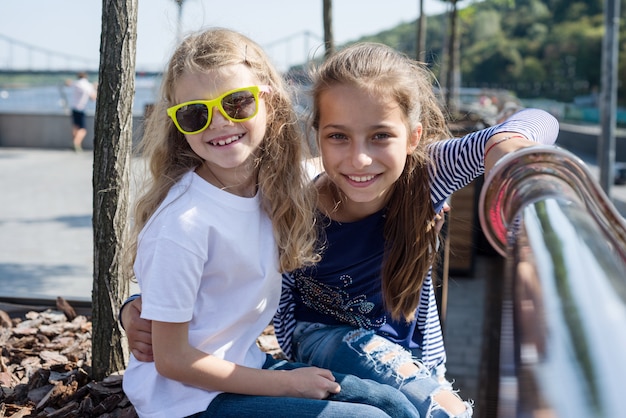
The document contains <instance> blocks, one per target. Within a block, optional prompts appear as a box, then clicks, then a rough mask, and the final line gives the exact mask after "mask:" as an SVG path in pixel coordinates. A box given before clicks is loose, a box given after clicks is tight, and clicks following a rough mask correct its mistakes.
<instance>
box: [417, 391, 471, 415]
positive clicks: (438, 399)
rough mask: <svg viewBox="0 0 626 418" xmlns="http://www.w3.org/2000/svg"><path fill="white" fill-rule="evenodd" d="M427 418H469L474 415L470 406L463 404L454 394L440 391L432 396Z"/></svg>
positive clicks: (467, 403) (466, 403)
mask: <svg viewBox="0 0 626 418" xmlns="http://www.w3.org/2000/svg"><path fill="white" fill-rule="evenodd" d="M432 400H433V402H432V405H431V408H430V411H429V414H428V417H459V418H467V417H471V416H472V415H473V413H474V410H473V407H472V404H471V403H470V402H464V401H463V400H462V399H461V398H460V397H459V396H458V395H457V394H456V393H455V392H453V391H450V390H448V389H441V390H439V391H437V392H436V393H434V394H433V396H432Z"/></svg>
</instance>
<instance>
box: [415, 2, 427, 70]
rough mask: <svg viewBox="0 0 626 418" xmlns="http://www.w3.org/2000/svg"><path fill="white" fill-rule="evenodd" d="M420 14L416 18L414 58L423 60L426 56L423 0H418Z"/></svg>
mask: <svg viewBox="0 0 626 418" xmlns="http://www.w3.org/2000/svg"><path fill="white" fill-rule="evenodd" d="M419 9H420V15H419V18H418V20H417V42H416V43H415V59H416V60H418V61H424V60H425V58H426V15H424V0H419Z"/></svg>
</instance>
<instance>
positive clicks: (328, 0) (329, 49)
mask: <svg viewBox="0 0 626 418" xmlns="http://www.w3.org/2000/svg"><path fill="white" fill-rule="evenodd" d="M323 13H324V47H325V49H324V58H328V57H330V56H331V55H332V54H333V53H334V52H335V40H334V38H333V1H332V0H324V11H323Z"/></svg>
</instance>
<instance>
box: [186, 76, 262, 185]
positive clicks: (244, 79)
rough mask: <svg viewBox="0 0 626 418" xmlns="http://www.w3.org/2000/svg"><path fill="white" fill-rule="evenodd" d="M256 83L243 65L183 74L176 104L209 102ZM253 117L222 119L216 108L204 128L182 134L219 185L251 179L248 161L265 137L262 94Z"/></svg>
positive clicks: (251, 174)
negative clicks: (232, 119)
mask: <svg viewBox="0 0 626 418" xmlns="http://www.w3.org/2000/svg"><path fill="white" fill-rule="evenodd" d="M258 84H259V82H258V80H257V79H256V78H255V77H254V75H253V74H252V72H251V71H250V70H249V69H248V68H247V67H246V66H245V65H243V64H237V65H230V66H226V67H222V68H220V69H218V70H210V71H207V72H198V73H186V74H183V75H182V76H181V77H180V79H179V80H178V83H177V85H176V89H175V98H176V102H177V103H184V102H187V101H191V100H210V99H214V98H216V97H218V96H220V95H222V94H223V93H225V92H227V91H230V90H233V89H237V88H241V87H249V86H255V85H258ZM258 106H259V110H258V113H257V114H256V116H254V117H253V118H252V119H250V120H247V121H244V122H232V121H230V120H228V119H226V118H225V117H224V116H223V115H222V114H221V113H220V111H219V110H218V109H217V107H214V108H213V109H212V114H213V117H212V119H211V122H210V124H209V126H208V128H207V129H206V130H204V131H202V132H200V133H197V134H191V135H188V134H185V138H186V139H187V142H189V146H190V147H191V149H192V150H193V151H194V152H195V153H196V154H198V156H200V157H201V158H202V159H203V160H205V164H206V165H207V166H208V167H209V168H210V171H211V172H212V173H214V175H215V176H216V177H217V178H219V179H220V181H221V182H223V183H232V182H233V181H235V180H237V179H238V180H237V181H238V182H241V179H242V178H249V177H250V176H253V175H254V167H253V166H254V165H253V164H252V160H253V159H254V155H255V154H256V153H257V150H258V149H259V146H260V145H261V143H262V141H263V138H264V136H265V130H266V125H267V110H266V106H265V100H263V93H260V94H259V104H258Z"/></svg>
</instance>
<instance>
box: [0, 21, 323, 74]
mask: <svg viewBox="0 0 626 418" xmlns="http://www.w3.org/2000/svg"><path fill="white" fill-rule="evenodd" d="M316 45H320V46H321V45H323V39H322V38H321V37H320V36H318V35H316V34H314V33H312V32H310V31H302V32H298V33H295V34H292V35H288V36H285V37H283V38H281V39H277V40H275V41H273V42H270V43H268V44H266V45H262V46H263V48H264V49H265V50H266V51H267V53H268V54H269V55H270V56H271V57H272V59H273V60H274V63H275V64H276V65H277V66H278V67H279V68H290V67H291V66H293V65H298V64H301V63H303V62H306V61H307V60H308V59H310V58H311V57H310V56H309V51H311V50H312V49H313V50H316V48H315V46H316ZM317 54H323V48H321V47H320V48H318V51H317ZM279 57H280V58H279ZM24 61H25V62H26V64H25V65H24V64H23V62H24ZM98 67H99V61H98V60H94V59H90V58H86V57H83V56H80V55H77V54H70V53H66V52H61V51H57V50H52V49H48V48H43V47H41V46H38V45H33V44H29V43H26V42H23V41H20V40H18V39H15V38H12V37H10V36H7V35H3V34H0V74H31V75H42V74H63V75H65V74H75V73H76V72H77V71H87V72H88V73H89V74H90V75H97V74H98ZM139 73H141V74H145V75H153V74H156V73H157V72H156V71H141V70H139V71H138V74H139Z"/></svg>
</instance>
